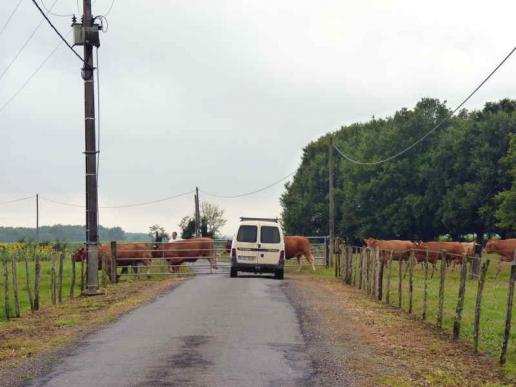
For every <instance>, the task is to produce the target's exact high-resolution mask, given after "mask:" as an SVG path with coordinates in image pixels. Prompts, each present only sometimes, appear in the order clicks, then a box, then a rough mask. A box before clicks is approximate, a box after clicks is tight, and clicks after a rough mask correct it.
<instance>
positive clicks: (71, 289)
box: [70, 254, 75, 299]
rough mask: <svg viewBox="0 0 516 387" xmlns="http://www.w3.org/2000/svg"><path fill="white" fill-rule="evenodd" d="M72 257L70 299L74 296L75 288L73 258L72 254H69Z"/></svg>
mask: <svg viewBox="0 0 516 387" xmlns="http://www.w3.org/2000/svg"><path fill="white" fill-rule="evenodd" d="M70 258H71V259H72V262H71V263H72V280H71V284H70V299H72V298H73V297H74V290H75V258H74V256H73V254H72V255H71V256H70Z"/></svg>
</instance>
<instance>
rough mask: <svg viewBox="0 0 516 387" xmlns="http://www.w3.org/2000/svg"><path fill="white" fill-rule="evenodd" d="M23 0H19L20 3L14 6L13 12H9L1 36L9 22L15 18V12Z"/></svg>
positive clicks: (0, 31) (0, 32) (0, 30)
mask: <svg viewBox="0 0 516 387" xmlns="http://www.w3.org/2000/svg"><path fill="white" fill-rule="evenodd" d="M22 1H23V0H19V1H18V4H16V6H15V7H14V9H13V10H12V11H11V13H10V14H9V16H8V17H7V20H6V21H5V23H4V25H3V26H2V29H0V36H1V35H2V33H3V32H4V31H5V29H6V28H7V26H8V25H9V23H10V22H11V19H12V18H13V16H14V14H15V13H16V11H17V10H18V8H19V7H20V4H21V3H22Z"/></svg>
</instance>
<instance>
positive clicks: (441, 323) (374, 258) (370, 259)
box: [333, 245, 516, 365]
mask: <svg viewBox="0 0 516 387" xmlns="http://www.w3.org/2000/svg"><path fill="white" fill-rule="evenodd" d="M335 252H336V254H335V256H334V259H333V261H334V269H335V276H336V277H342V279H343V281H344V283H345V284H347V285H350V286H353V287H355V288H358V289H361V290H363V291H364V292H366V293H367V294H369V295H370V296H372V297H374V298H375V299H377V300H378V301H383V302H385V303H386V304H389V305H393V306H395V307H398V308H400V309H402V310H405V311H406V312H408V313H409V314H411V315H415V316H418V317H419V318H421V319H422V320H428V321H432V320H433V321H434V323H435V325H436V326H437V327H439V328H442V329H445V330H449V331H451V333H452V335H453V338H454V339H458V338H459V337H460V336H463V337H464V338H466V339H469V340H471V341H472V344H473V347H474V349H475V351H478V350H479V349H481V350H482V351H484V352H486V353H488V354H490V355H491V356H497V357H498V358H499V362H500V364H502V365H503V364H505V363H506V362H507V359H508V357H509V358H510V361H509V363H511V364H515V365H516V348H512V349H511V350H510V351H508V350H509V342H510V341H511V339H513V340H514V339H515V337H514V336H515V335H514V334H512V335H511V320H512V309H513V294H514V282H515V281H516V262H513V263H511V264H510V272H509V273H506V272H505V273H503V275H501V276H498V274H497V273H496V274H495V273H494V272H493V271H489V268H490V260H489V259H483V258H482V257H469V256H453V255H452V256H450V255H449V254H446V253H445V252H444V251H443V252H435V251H417V250H414V251H411V252H410V255H408V254H407V255H406V256H405V257H402V256H400V254H396V252H395V251H380V250H372V249H369V248H365V247H352V246H344V245H341V246H337V248H336V249H335ZM400 258H401V259H400ZM451 263H453V266H455V265H456V264H459V265H460V270H454V269H453V268H452V265H451ZM418 264H419V265H420V266H421V268H418ZM474 265H480V272H479V273H478V275H477V274H473V270H472V267H473V266H474ZM430 266H432V270H430ZM437 267H438V271H437V270H435V269H437ZM434 271H435V272H436V273H435V274H434ZM468 272H469V273H468ZM468 274H469V277H468Z"/></svg>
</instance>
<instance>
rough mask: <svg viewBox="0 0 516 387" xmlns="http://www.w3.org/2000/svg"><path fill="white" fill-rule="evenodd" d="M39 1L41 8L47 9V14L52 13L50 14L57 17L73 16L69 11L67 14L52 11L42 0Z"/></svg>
mask: <svg viewBox="0 0 516 387" xmlns="http://www.w3.org/2000/svg"><path fill="white" fill-rule="evenodd" d="M40 1H41V5H42V6H43V8H45V11H47V13H48V14H49V15H52V16H57V17H72V16H73V13H69V14H66V15H64V14H62V13H55V12H52V10H51V9H48V8H47V6H46V5H45V2H44V1H43V0H40Z"/></svg>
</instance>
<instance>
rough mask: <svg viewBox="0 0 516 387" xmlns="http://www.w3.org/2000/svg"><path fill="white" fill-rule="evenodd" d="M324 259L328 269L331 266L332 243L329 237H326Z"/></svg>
mask: <svg viewBox="0 0 516 387" xmlns="http://www.w3.org/2000/svg"><path fill="white" fill-rule="evenodd" d="M324 261H325V264H326V269H328V268H329V267H330V243H329V241H328V238H324Z"/></svg>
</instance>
